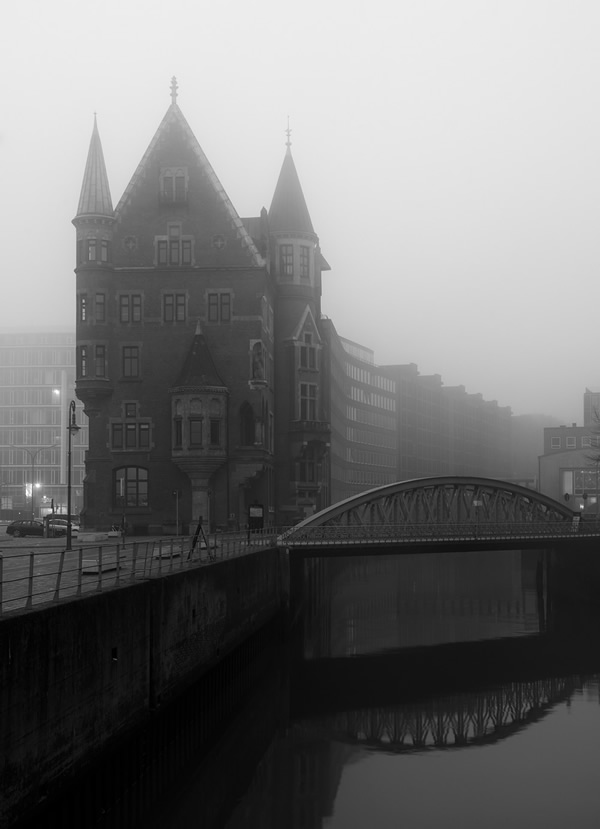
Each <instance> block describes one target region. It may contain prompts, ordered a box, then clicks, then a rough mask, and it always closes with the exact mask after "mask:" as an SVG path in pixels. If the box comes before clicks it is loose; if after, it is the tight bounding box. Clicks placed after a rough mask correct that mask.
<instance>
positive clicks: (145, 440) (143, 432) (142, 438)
mask: <svg viewBox="0 0 600 829" xmlns="http://www.w3.org/2000/svg"><path fill="white" fill-rule="evenodd" d="M138 447H139V448H140V449H149V448H150V424H149V423H140V424H139V425H138Z"/></svg>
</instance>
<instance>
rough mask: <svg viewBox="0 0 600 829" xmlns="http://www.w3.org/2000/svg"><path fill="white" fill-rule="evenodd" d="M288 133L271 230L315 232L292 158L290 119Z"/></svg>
mask: <svg viewBox="0 0 600 829" xmlns="http://www.w3.org/2000/svg"><path fill="white" fill-rule="evenodd" d="M286 135H287V141H286V151H285V158H284V159H283V164H282V166H281V172H280V173H279V179H278V181H277V186H276V187H275V193H274V194H273V201H272V202H271V207H270V210H269V228H270V230H271V231H288V232H290V233H314V230H313V226H312V222H311V220H310V214H309V212H308V207H307V206H306V201H305V199H304V193H303V192H302V187H301V186H300V179H299V178H298V173H297V172H296V165H295V164H294V159H293V158H292V151H291V143H292V142H291V141H290V135H291V130H290V127H289V120H288V128H287V130H286Z"/></svg>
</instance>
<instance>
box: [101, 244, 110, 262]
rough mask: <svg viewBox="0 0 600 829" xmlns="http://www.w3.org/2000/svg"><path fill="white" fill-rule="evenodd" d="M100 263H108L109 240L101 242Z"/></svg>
mask: <svg viewBox="0 0 600 829" xmlns="http://www.w3.org/2000/svg"><path fill="white" fill-rule="evenodd" d="M100 261H101V262H108V240H107V239H102V241H101V242H100Z"/></svg>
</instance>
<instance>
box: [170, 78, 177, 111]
mask: <svg viewBox="0 0 600 829" xmlns="http://www.w3.org/2000/svg"><path fill="white" fill-rule="evenodd" d="M171 103H172V104H176V103H177V78H176V77H175V75H173V77H172V78H171Z"/></svg>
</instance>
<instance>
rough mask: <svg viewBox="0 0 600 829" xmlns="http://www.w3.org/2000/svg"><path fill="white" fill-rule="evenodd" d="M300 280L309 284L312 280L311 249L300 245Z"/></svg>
mask: <svg viewBox="0 0 600 829" xmlns="http://www.w3.org/2000/svg"><path fill="white" fill-rule="evenodd" d="M300 279H302V280H303V281H305V282H308V281H309V279H310V248H309V247H308V246H307V245H300Z"/></svg>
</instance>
